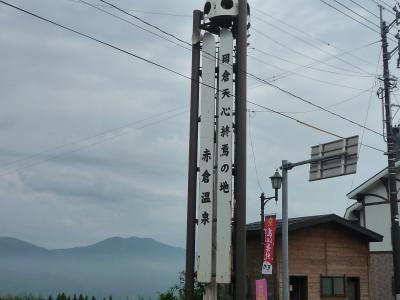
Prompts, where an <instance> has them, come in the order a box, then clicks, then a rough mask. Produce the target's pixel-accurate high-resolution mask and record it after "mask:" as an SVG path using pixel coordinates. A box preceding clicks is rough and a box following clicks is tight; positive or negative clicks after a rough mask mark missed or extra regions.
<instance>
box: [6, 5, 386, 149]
mask: <svg viewBox="0 0 400 300" xmlns="http://www.w3.org/2000/svg"><path fill="white" fill-rule="evenodd" d="M0 3H3V4H5V5H7V6H9V7H12V8H14V9H16V10H19V11H21V12H23V13H25V14H28V15H30V16H33V17H35V18H38V19H40V20H42V21H45V22H48V23H50V24H53V25H55V26H57V27H60V28H63V29H64V30H67V31H70V32H73V33H75V34H78V35H80V36H83V37H86V38H88V39H90V40H93V41H96V42H98V43H100V44H103V45H105V46H108V47H110V48H112V49H114V50H117V51H119V52H122V53H125V54H127V55H129V56H132V57H134V58H137V59H139V60H141V61H144V62H147V63H149V64H151V65H153V66H156V67H158V68H161V69H163V70H165V71H168V72H170V73H173V74H175V75H178V76H180V77H183V78H186V79H189V80H193V79H192V78H190V77H189V76H187V75H184V74H182V73H180V72H178V71H175V70H173V69H171V68H169V67H165V66H163V65H160V64H158V63H156V62H153V61H151V60H149V59H145V58H143V57H141V56H139V55H136V54H134V53H131V52H129V51H127V50H124V49H121V48H119V47H117V46H114V45H112V44H109V43H107V42H104V41H102V40H99V39H97V38H94V37H91V36H89V35H87V34H85V33H81V32H79V31H77V30H74V29H71V28H69V27H67V26H64V25H61V24H59V23H56V22H54V21H51V20H49V19H47V18H44V17H41V16H39V15H37V14H35V13H32V12H29V11H27V10H25V9H22V8H20V7H17V6H14V5H12V4H10V3H7V2H5V1H3V0H0ZM249 75H250V76H251V77H253V78H254V79H257V80H258V81H261V82H264V83H265V84H267V85H270V86H271V87H274V88H276V89H278V90H280V91H281V92H283V93H285V94H288V95H290V96H292V97H294V98H296V99H299V100H301V101H303V102H305V103H308V104H310V105H312V106H315V107H318V108H320V109H321V110H323V111H326V112H328V113H330V114H332V115H334V116H336V117H338V118H341V119H343V120H346V121H347V122H349V123H351V124H353V125H356V126H359V127H362V128H365V129H366V130H369V131H371V132H374V133H376V134H378V135H380V136H382V134H380V133H378V132H376V131H374V130H373V129H370V128H367V127H364V126H362V125H360V124H359V123H357V122H354V121H352V120H350V119H348V118H346V117H343V116H341V115H339V114H337V113H334V112H332V111H330V110H327V109H325V108H323V107H321V106H319V105H317V104H314V103H312V102H311V101H309V100H306V99H304V98H302V97H300V96H297V95H296V94H294V93H292V92H290V91H287V90H285V89H282V88H281V87H279V86H277V85H274V84H272V83H270V82H268V81H266V80H264V79H261V78H259V77H257V76H255V75H253V74H249ZM200 84H202V85H204V86H207V87H209V88H213V87H211V86H208V85H206V84H204V83H201V82H200ZM237 101H241V99H237ZM247 102H248V103H251V104H253V105H256V106H258V107H261V108H264V109H267V110H269V111H271V112H274V113H276V114H278V115H281V116H284V117H286V118H288V119H291V120H294V121H296V122H298V123H300V124H302V125H305V126H307V127H310V128H314V129H316V130H319V131H321V132H325V133H328V134H331V135H334V136H336V137H340V136H339V135H336V134H333V133H330V132H328V131H326V130H323V129H320V128H318V127H316V126H313V125H310V124H307V123H305V122H302V121H300V120H297V119H295V118H293V117H291V116H288V115H285V114H282V113H280V112H278V111H275V110H273V109H270V108H267V107H266V106H263V105H260V104H258V103H255V102H252V101H249V100H248V101H247ZM371 148H372V147H371ZM375 150H377V149H375ZM378 151H381V150H378Z"/></svg>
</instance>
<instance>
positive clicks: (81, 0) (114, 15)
mask: <svg viewBox="0 0 400 300" xmlns="http://www.w3.org/2000/svg"><path fill="white" fill-rule="evenodd" d="M74 2H76V3H78V2H80V3H83V4H85V5H88V6H90V7H92V8H94V9H97V10H99V11H101V12H103V13H105V14H108V15H110V16H112V17H114V18H117V19H119V20H121V21H123V22H126V23H128V24H130V25H132V26H134V27H136V28H138V29H140V30H143V31H145V32H147V33H150V34H152V35H155V36H157V37H159V38H161V39H163V40H165V41H168V42H170V43H172V44H174V45H176V46H178V47H181V48H184V49H186V50H189V51H192V49H191V48H189V47H186V46H184V45H182V44H180V43H177V42H175V41H172V40H170V39H168V38H166V37H165V36H162V35H161V34H158V33H155V32H153V31H151V30H148V29H147V28H144V27H142V26H140V25H137V24H135V23H133V22H131V21H129V20H127V19H124V18H122V17H120V16H117V15H116V14H113V13H111V12H108V11H106V10H105V9H102V8H100V7H97V6H96V5H94V4H92V3H89V2H87V1H85V0H76V1H74ZM185 44H186V43H185ZM189 46H190V45H189Z"/></svg>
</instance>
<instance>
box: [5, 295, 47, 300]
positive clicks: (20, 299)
mask: <svg viewBox="0 0 400 300" xmlns="http://www.w3.org/2000/svg"><path fill="white" fill-rule="evenodd" d="M0 300H46V299H44V298H43V297H35V296H33V295H24V296H11V295H6V296H1V297H0Z"/></svg>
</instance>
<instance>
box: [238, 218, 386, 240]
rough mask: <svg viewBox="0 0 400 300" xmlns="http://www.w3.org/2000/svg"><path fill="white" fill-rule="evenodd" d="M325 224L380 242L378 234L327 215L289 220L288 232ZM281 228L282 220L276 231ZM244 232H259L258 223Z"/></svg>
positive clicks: (251, 225)
mask: <svg viewBox="0 0 400 300" xmlns="http://www.w3.org/2000/svg"><path fill="white" fill-rule="evenodd" d="M325 223H334V224H337V225H339V226H342V227H344V228H346V229H348V230H351V231H353V232H354V233H357V234H358V235H359V236H360V238H362V239H365V240H368V241H369V242H381V241H382V239H383V236H381V235H380V234H378V233H376V232H374V231H371V230H369V229H366V228H364V227H361V226H359V225H357V224H354V223H353V222H351V221H348V220H346V219H344V218H342V217H339V216H337V215H335V214H329V215H317V216H307V217H299V218H290V219H289V231H295V230H299V229H303V228H307V227H312V226H316V225H321V224H325ZM281 227H282V220H277V231H278V232H280V231H281ZM246 231H247V232H248V233H249V234H254V233H257V234H258V232H259V231H260V222H254V223H250V224H247V225H246Z"/></svg>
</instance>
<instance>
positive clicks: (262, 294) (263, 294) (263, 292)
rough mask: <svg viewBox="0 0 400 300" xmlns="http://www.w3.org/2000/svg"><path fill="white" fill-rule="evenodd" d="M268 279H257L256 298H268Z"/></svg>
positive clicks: (261, 299)
mask: <svg viewBox="0 0 400 300" xmlns="http://www.w3.org/2000/svg"><path fill="white" fill-rule="evenodd" d="M267 289H268V288H267V279H260V280H256V300H268V293H267V291H268V290H267Z"/></svg>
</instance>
